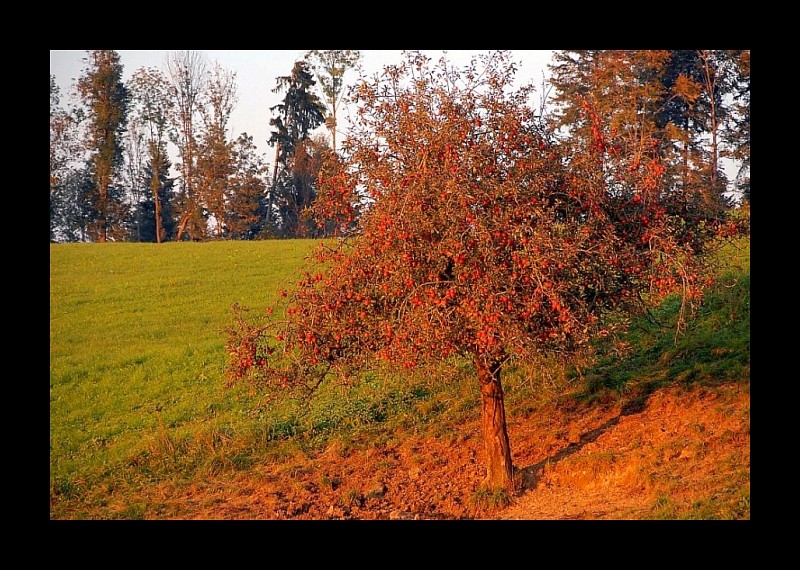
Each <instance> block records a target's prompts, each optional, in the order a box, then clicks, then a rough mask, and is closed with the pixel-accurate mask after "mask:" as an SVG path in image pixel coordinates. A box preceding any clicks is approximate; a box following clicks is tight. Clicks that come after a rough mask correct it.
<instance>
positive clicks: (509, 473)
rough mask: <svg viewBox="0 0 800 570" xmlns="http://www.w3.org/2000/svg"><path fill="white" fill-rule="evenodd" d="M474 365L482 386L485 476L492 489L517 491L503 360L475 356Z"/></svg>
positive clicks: (486, 483)
mask: <svg viewBox="0 0 800 570" xmlns="http://www.w3.org/2000/svg"><path fill="white" fill-rule="evenodd" d="M475 368H476V369H477V372H478V381H479V382H480V386H481V426H482V431H483V440H484V446H485V449H486V479H484V485H485V486H486V487H488V488H490V489H506V490H508V491H509V492H511V493H513V492H514V467H513V465H512V463H511V446H510V445H509V442H508V431H507V429H506V409H505V403H504V401H503V387H502V385H501V384H500V370H501V368H502V364H501V363H500V362H486V361H485V360H484V359H482V358H480V357H476V358H475Z"/></svg>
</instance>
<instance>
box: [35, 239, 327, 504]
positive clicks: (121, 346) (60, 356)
mask: <svg viewBox="0 0 800 570" xmlns="http://www.w3.org/2000/svg"><path fill="white" fill-rule="evenodd" d="M312 246H313V242H308V241H274V242H244V243H233V242H213V243H168V244H163V245H154V244H128V243H121V244H102V245H101V244H56V245H51V246H50V481H51V488H52V487H55V488H56V489H62V490H67V491H70V490H71V491H73V492H74V491H77V490H79V489H81V488H85V487H86V486H87V485H90V484H92V482H94V481H96V480H98V478H100V479H103V478H107V477H108V476H109V474H110V473H113V472H115V471H117V470H119V469H120V468H121V467H123V466H125V465H126V462H129V461H130V460H131V458H134V457H136V456H137V454H140V453H142V452H143V451H144V450H146V448H147V445H148V444H152V441H150V439H151V438H152V437H153V434H158V433H162V434H164V433H168V434H171V435H170V437H173V438H175V437H177V438H180V435H181V434H186V433H192V432H197V431H198V430H208V429H209V428H210V426H225V425H229V424H236V423H237V422H239V421H240V418H241V417H243V416H245V415H246V414H247V412H248V410H247V409H246V408H245V407H243V404H242V397H243V395H242V394H241V393H239V392H237V391H227V390H224V389H223V387H222V385H223V382H222V371H223V366H224V363H225V355H224V342H225V337H224V335H223V334H222V332H221V331H222V329H223V328H224V327H226V326H228V325H229V324H230V318H231V313H230V309H231V306H232V304H233V303H239V304H242V305H246V306H253V307H262V308H263V307H264V306H266V305H267V304H268V303H271V302H272V301H274V295H275V293H276V291H277V290H278V289H279V288H283V287H287V286H291V285H292V284H293V283H294V281H295V280H296V279H295V277H296V276H297V274H296V271H297V270H298V268H299V267H300V266H301V265H302V264H303V262H304V261H303V260H304V257H305V255H306V254H307V253H308V252H309V251H310V248H311V247H312ZM51 490H52V489H51Z"/></svg>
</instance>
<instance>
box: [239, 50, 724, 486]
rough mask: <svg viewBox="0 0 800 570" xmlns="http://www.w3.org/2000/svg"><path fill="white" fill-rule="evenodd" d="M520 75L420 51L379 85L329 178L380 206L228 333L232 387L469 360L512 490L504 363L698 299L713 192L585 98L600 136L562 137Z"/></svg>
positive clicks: (499, 59) (484, 61)
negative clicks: (673, 178) (662, 306)
mask: <svg viewBox="0 0 800 570" xmlns="http://www.w3.org/2000/svg"><path fill="white" fill-rule="evenodd" d="M514 70H515V64H514V63H513V62H512V61H511V60H510V59H509V56H508V54H507V53H505V52H497V53H493V54H490V55H488V56H485V57H483V58H478V59H475V60H473V62H472V63H471V65H469V66H468V67H466V68H465V69H463V70H456V69H452V68H451V67H450V66H449V65H448V63H447V61H446V60H444V59H443V60H441V61H440V62H439V64H438V65H436V66H433V67H432V66H431V62H430V60H429V59H428V58H426V57H424V56H422V55H420V54H418V53H408V54H406V59H405V61H404V62H403V63H402V64H401V65H398V66H395V67H388V68H386V69H385V70H384V73H383V75H382V76H380V77H377V76H376V77H375V78H374V79H372V80H365V81H363V82H362V83H361V85H360V86H359V87H358V89H357V90H356V94H355V101H354V102H355V103H356V104H357V106H358V112H357V115H356V122H355V124H354V126H353V127H352V129H351V132H350V134H349V136H348V138H347V139H346V140H345V142H344V143H343V151H344V157H343V158H342V160H341V162H340V163H338V165H337V166H336V167H335V168H329V169H323V173H325V172H327V173H331V175H330V176H324V177H323V178H322V179H321V180H320V184H321V193H322V194H326V193H327V194H329V195H338V196H343V197H346V198H347V199H346V200H345V202H347V201H348V200H352V197H353V196H356V195H366V196H368V198H369V203H368V205H367V207H366V208H365V212H364V213H363V215H362V216H361V217H360V218H359V220H358V226H357V229H356V231H355V232H354V233H353V234H352V235H350V236H349V237H347V238H345V239H340V240H337V241H336V242H335V243H331V242H324V243H323V244H321V246H320V248H319V249H318V250H317V254H316V261H317V262H318V263H319V269H318V270H312V271H309V272H308V273H306V274H305V276H304V278H303V280H302V281H301V282H300V283H299V284H298V287H297V288H296V289H295V290H293V291H291V292H288V293H287V292H284V295H286V296H287V297H288V299H287V303H288V304H287V307H286V319H285V320H281V321H277V320H276V321H271V322H269V323H268V324H266V325H262V326H256V325H253V324H246V323H244V322H243V321H241V320H240V322H239V325H238V326H237V327H234V328H232V329H231V331H230V338H229V341H228V351H229V354H230V362H229V368H228V371H229V374H230V376H231V379H232V380H234V381H235V380H237V379H245V378H250V379H259V380H261V381H265V382H272V383H274V384H278V385H287V386H291V385H298V384H302V385H309V384H311V385H316V384H318V383H319V382H321V381H322V380H323V379H324V378H326V377H328V376H329V375H333V374H338V375H346V374H349V373H351V372H352V371H354V370H358V369H359V368H360V367H362V366H365V365H367V364H369V362H370V361H372V360H373V359H376V358H377V359H382V360H384V361H387V362H390V363H395V364H397V365H399V366H401V367H404V368H413V367H415V366H418V365H420V364H422V363H423V362H424V361H426V360H436V359H443V358H447V357H450V356H452V355H462V356H466V357H468V358H470V359H471V360H472V362H473V363H474V367H475V370H476V375H477V380H478V386H479V388H480V395H481V415H482V429H483V437H484V441H485V452H486V457H485V460H486V471H487V473H486V479H485V481H484V485H485V486H486V487H487V488H489V489H501V490H507V491H509V492H513V489H514V484H513V474H514V473H513V466H512V459H511V448H510V444H509V438H508V434H507V429H506V414H505V407H504V399H503V388H502V385H501V372H502V370H503V367H504V365H505V364H506V363H507V362H509V360H510V359H525V358H531V357H533V356H535V355H541V354H542V353H543V352H554V351H555V352H561V353H570V352H572V351H575V350H577V349H579V348H581V347H583V346H586V345H587V343H588V342H589V341H590V340H591V339H592V338H593V337H594V336H596V335H598V334H604V330H605V329H607V327H608V326H609V325H608V320H607V319H604V317H605V316H607V315H609V314H617V315H618V314H620V311H625V312H626V313H625V314H627V312H629V311H631V310H634V309H636V308H639V307H642V306H644V303H643V301H653V300H655V299H657V298H658V295H657V294H656V293H662V292H666V291H672V290H675V289H680V290H682V291H683V293H684V299H686V300H687V301H688V300H691V299H698V298H699V295H700V290H701V288H700V285H701V282H700V279H699V277H700V275H701V273H702V256H701V255H700V254H701V253H702V252H703V248H704V246H705V244H706V243H708V240H709V238H710V237H711V236H712V235H713V228H712V227H711V226H710V225H709V224H707V223H705V217H704V214H703V211H702V210H701V208H702V200H701V199H700V197H699V196H691V195H685V194H681V193H680V191H673V190H671V189H669V188H666V187H665V185H664V182H663V177H662V174H663V171H664V168H663V166H662V165H661V164H660V162H659V161H658V158H657V156H655V151H656V149H657V145H656V144H655V143H654V144H652V145H645V146H643V147H642V148H641V149H637V151H636V153H635V154H630V155H624V156H623V149H624V148H625V147H623V146H622V145H616V144H615V141H614V140H613V138H612V137H611V135H610V133H609V132H607V129H606V128H604V126H603V125H602V124H600V122H599V120H598V119H597V116H596V115H595V114H594V113H593V112H592V109H591V108H590V107H589V106H588V105H587V106H586V107H585V109H584V112H585V113H586V115H587V117H589V120H591V121H593V125H594V126H593V129H592V132H593V133H594V144H593V145H591V147H590V148H587V147H586V145H580V146H576V147H574V148H572V149H570V146H569V145H567V144H557V143H556V142H555V140H554V139H553V138H552V137H551V136H550V135H549V134H548V133H547V132H545V131H543V130H542V128H543V127H542V126H541V121H538V120H537V117H536V116H535V115H534V112H533V110H532V109H531V107H530V106H529V105H528V102H529V100H530V97H531V91H532V87H528V86H524V87H521V88H514V87H513V78H514ZM612 154H613V155H615V160H613V161H609V160H607V158H608V157H609V156H610V155H612ZM604 158H605V159H606V160H604ZM608 164H613V165H614V170H613V171H612V170H610V169H609V168H608V166H607V165H608ZM351 221H352V220H348V223H350V222H351Z"/></svg>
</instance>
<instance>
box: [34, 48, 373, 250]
mask: <svg viewBox="0 0 800 570" xmlns="http://www.w3.org/2000/svg"><path fill="white" fill-rule="evenodd" d="M359 58H360V54H359V53H358V52H357V51H353V50H329V51H316V50H315V51H310V52H308V53H307V54H306V56H305V58H304V59H303V60H300V61H298V62H296V63H295V65H294V66H293V68H292V69H291V70H290V72H289V74H288V75H286V76H283V77H278V78H277V81H276V86H275V88H274V92H276V93H282V94H283V95H284V98H283V101H282V102H281V103H280V104H278V105H276V106H275V107H273V108H271V109H270V110H271V112H272V118H271V120H270V125H271V126H272V127H273V130H272V131H271V136H270V139H269V141H267V142H268V143H269V144H270V145H272V146H274V147H275V149H276V152H275V161H274V167H273V169H272V171H271V172H270V169H269V167H268V165H267V161H266V159H265V158H264V156H263V155H259V154H258V151H257V147H256V145H255V143H254V141H253V137H252V136H250V135H248V134H247V133H246V132H243V133H241V134H239V135H238V136H236V137H232V136H230V135H229V126H228V123H229V121H230V117H231V113H232V111H233V110H234V108H235V106H236V103H237V98H238V93H237V89H238V86H237V77H236V74H235V73H234V72H231V71H229V70H226V69H224V68H223V67H222V66H221V65H220V64H219V63H218V62H213V63H209V62H208V61H207V59H206V58H205V57H204V56H203V54H202V53H200V52H195V51H178V52H171V53H169V54H168V57H167V60H166V64H165V69H163V70H161V69H157V68H152V67H151V68H141V69H138V70H136V71H135V72H134V73H133V74H132V76H131V78H130V79H129V80H128V81H127V82H123V80H122V72H123V65H122V62H121V61H120V57H119V54H118V53H117V52H116V51H114V50H93V51H87V55H86V57H85V58H84V63H85V66H84V69H83V72H82V75H81V76H80V78H79V79H78V81H77V95H78V104H77V105H75V106H74V107H72V108H69V109H65V108H64V107H63V106H62V105H61V93H60V90H59V87H58V86H57V84H56V82H55V77H54V76H52V75H51V77H50V240H51V242H52V241H94V242H105V241H110V240H115V241H120V240H127V241H147V242H159V243H160V242H164V241H180V240H207V239H258V238H266V237H306V236H312V235H318V234H319V233H320V230H319V228H317V226H316V225H315V224H313V223H312V222H311V221H309V220H308V219H307V216H305V215H304V211H305V210H306V208H307V207H308V206H309V205H310V204H312V203H313V202H314V200H315V199H316V185H317V178H318V174H319V170H320V167H321V165H322V163H323V159H324V158H325V157H326V156H328V155H330V154H331V153H332V152H333V151H332V148H333V145H335V140H336V139H335V128H336V113H337V109H338V107H339V104H340V102H341V99H342V95H343V92H344V82H343V76H344V73H345V72H346V71H347V70H348V69H350V68H352V67H354V66H355V65H356V64H357V62H358V60H359ZM323 124H325V125H327V126H328V128H329V130H330V132H331V136H332V139H331V140H332V143H331V142H329V141H328V139H327V138H326V137H325V136H324V135H317V136H312V131H314V130H315V129H316V128H317V127H319V126H320V125H323ZM168 143H172V144H174V145H175V147H176V148H177V154H176V156H177V159H176V164H174V165H173V164H172V161H171V158H170V153H169V152H168ZM173 167H174V168H173ZM173 173H177V174H176V175H174V174H173Z"/></svg>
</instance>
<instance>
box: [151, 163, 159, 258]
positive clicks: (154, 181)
mask: <svg viewBox="0 0 800 570" xmlns="http://www.w3.org/2000/svg"><path fill="white" fill-rule="evenodd" d="M160 170H161V162H160V160H159V161H158V162H157V163H156V167H154V168H153V176H152V178H151V180H150V189H151V190H152V191H153V202H154V204H155V208H156V243H161V199H160V198H159V196H158V190H159V186H160V185H161V184H160V181H159V179H158V172H160Z"/></svg>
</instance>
